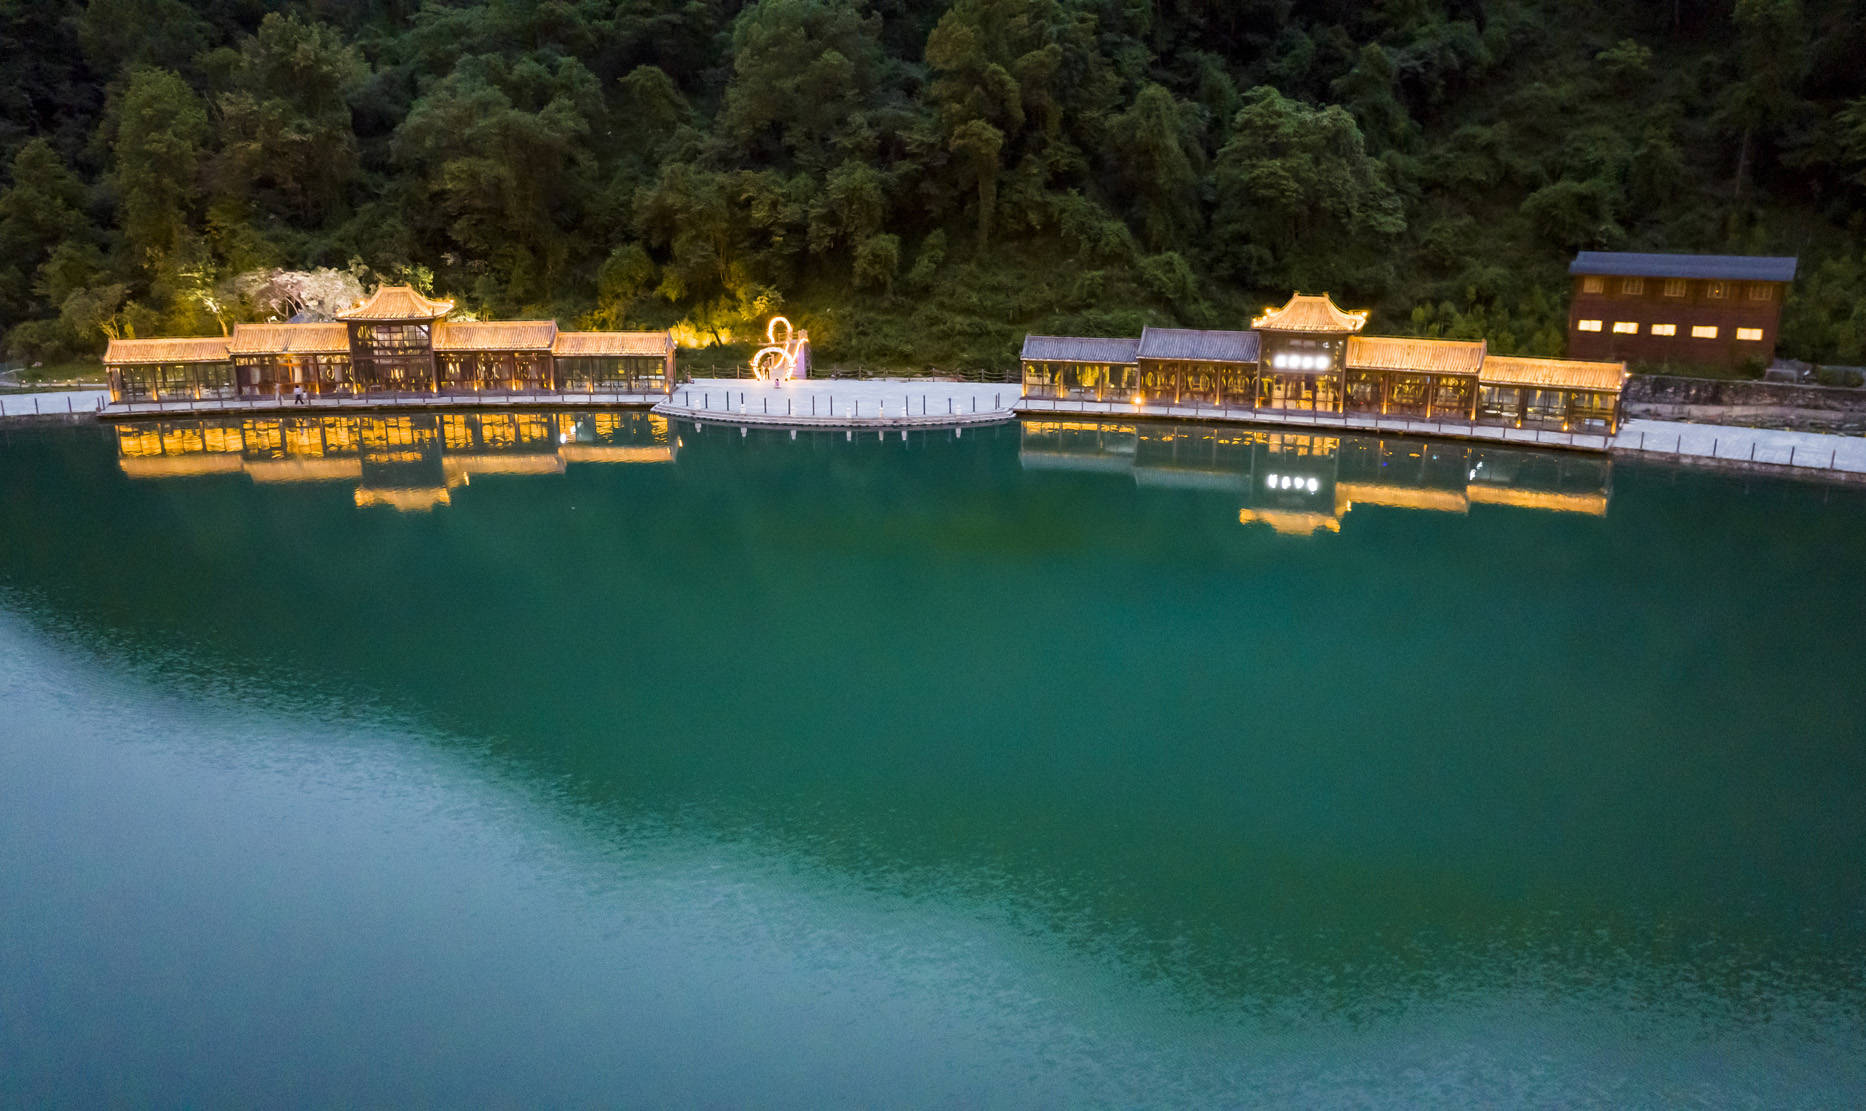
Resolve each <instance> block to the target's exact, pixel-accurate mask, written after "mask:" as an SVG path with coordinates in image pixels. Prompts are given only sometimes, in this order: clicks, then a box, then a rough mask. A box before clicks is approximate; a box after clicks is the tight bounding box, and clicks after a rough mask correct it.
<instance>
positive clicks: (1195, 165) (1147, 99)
mask: <svg viewBox="0 0 1866 1111" xmlns="http://www.w3.org/2000/svg"><path fill="white" fill-rule="evenodd" d="M1201 122H1202V121H1201V120H1200V119H1199V114H1198V111H1197V109H1195V108H1192V107H1191V106H1190V105H1185V104H1181V103H1180V102H1179V101H1178V100H1177V99H1175V98H1174V96H1173V94H1172V93H1170V92H1168V91H1167V90H1166V89H1164V88H1162V87H1161V86H1159V85H1153V84H1149V85H1146V86H1144V87H1143V88H1142V89H1141V90H1140V95H1138V96H1136V97H1135V98H1134V103H1133V105H1132V106H1130V107H1129V108H1128V110H1127V111H1125V112H1123V113H1121V114H1120V115H1119V116H1116V117H1115V118H1114V119H1113V121H1112V122H1111V123H1110V125H1109V128H1108V139H1109V147H1110V150H1111V152H1112V153H1113V155H1114V165H1115V176H1116V178H1117V180H1118V181H1119V183H1120V187H1121V192H1122V194H1123V195H1124V196H1125V197H1126V198H1127V199H1128V201H1129V204H1130V205H1131V206H1132V207H1133V208H1134V209H1135V210H1136V216H1137V217H1138V220H1139V224H1140V232H1141V237H1142V238H1143V239H1144V240H1145V241H1146V243H1147V247H1148V249H1150V250H1154V251H1159V250H1164V249H1165V248H1167V247H1168V246H1171V245H1173V244H1177V243H1183V242H1186V241H1187V240H1188V239H1189V238H1190V237H1191V235H1192V233H1193V232H1194V231H1195V230H1196V229H1197V227H1198V223H1199V211H1198V188H1199V176H1200V170H1201V169H1202V168H1203V166H1202V163H1203V162H1204V160H1205V158H1204V151H1203V150H1202V149H1200V147H1199V131H1200V129H1201Z"/></svg>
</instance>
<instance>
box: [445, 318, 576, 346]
mask: <svg viewBox="0 0 1866 1111" xmlns="http://www.w3.org/2000/svg"><path fill="white" fill-rule="evenodd" d="M556 340H557V321H555V320H453V321H444V322H442V323H439V324H436V325H435V326H434V350H436V351H549V350H550V349H551V344H552V343H554V342H556Z"/></svg>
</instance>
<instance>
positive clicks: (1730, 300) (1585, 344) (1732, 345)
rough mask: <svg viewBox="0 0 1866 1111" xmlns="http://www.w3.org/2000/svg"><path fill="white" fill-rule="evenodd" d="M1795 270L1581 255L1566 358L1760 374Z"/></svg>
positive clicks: (1705, 260) (1763, 264)
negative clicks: (1750, 368)
mask: <svg viewBox="0 0 1866 1111" xmlns="http://www.w3.org/2000/svg"><path fill="white" fill-rule="evenodd" d="M1797 265H1798V262H1797V260H1796V259H1793V258H1765V257H1760V256H1751V255H1654V254H1632V253H1627V252H1621V251H1582V252H1581V253H1580V254H1578V255H1576V256H1575V260H1574V262H1573V263H1572V264H1571V265H1570V266H1569V267H1568V273H1569V274H1570V275H1571V276H1572V277H1573V278H1574V296H1573V298H1572V300H1571V301H1570V302H1569V307H1568V353H1569V354H1570V355H1574V356H1577V357H1579V358H1584V359H1624V360H1627V361H1631V362H1641V363H1673V364H1677V365H1681V366H1694V365H1695V366H1714V367H1735V366H1740V365H1742V364H1744V363H1751V364H1754V365H1758V366H1766V365H1768V364H1769V363H1770V362H1773V361H1774V359H1775V341H1776V336H1777V334H1778V333H1779V332H1780V330H1781V318H1782V301H1783V299H1784V298H1786V297H1787V296H1788V287H1789V283H1790V282H1792V281H1794V279H1795V269H1796V266H1797Z"/></svg>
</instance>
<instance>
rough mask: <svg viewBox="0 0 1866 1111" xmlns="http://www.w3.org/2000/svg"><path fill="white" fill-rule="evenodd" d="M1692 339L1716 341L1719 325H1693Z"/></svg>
mask: <svg viewBox="0 0 1866 1111" xmlns="http://www.w3.org/2000/svg"><path fill="white" fill-rule="evenodd" d="M1691 338H1692V339H1716V338H1717V325H1715V324H1693V325H1692V326H1691Z"/></svg>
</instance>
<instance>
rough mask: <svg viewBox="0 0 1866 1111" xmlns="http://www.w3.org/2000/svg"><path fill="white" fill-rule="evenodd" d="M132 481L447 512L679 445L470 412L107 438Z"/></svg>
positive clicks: (660, 428)
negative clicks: (260, 488)
mask: <svg viewBox="0 0 1866 1111" xmlns="http://www.w3.org/2000/svg"><path fill="white" fill-rule="evenodd" d="M116 436H117V463H118V466H119V467H121V468H122V470H123V473H124V474H126V475H128V476H130V477H131V478H177V477H185V476H192V475H215V474H241V475H245V476H246V477H247V478H249V479H251V480H252V481H253V482H256V483H280V482H293V483H299V482H338V483H345V484H349V485H351V486H352V487H353V497H354V500H355V503H356V504H357V505H358V506H386V507H389V508H392V509H398V510H403V511H411V510H427V509H433V508H436V507H438V506H444V505H450V504H452V502H453V498H454V491H456V490H457V489H458V488H460V487H462V486H465V485H467V484H468V483H469V482H470V481H471V480H472V478H473V476H475V475H547V474H561V473H563V471H564V468H565V466H566V465H567V464H571V463H670V462H673V460H674V457H675V454H676V451H677V450H678V447H679V438H678V437H677V436H676V434H675V433H674V430H673V428H672V427H671V426H670V425H669V423H668V421H667V419H666V418H664V417H661V416H657V415H655V414H652V413H644V412H615V411H604V410H582V411H578V412H558V413H550V412H522V413H497V412H484V413H482V412H472V413H411V414H407V415H401V414H385V415H380V416H377V415H350V414H343V415H319V416H303V417H279V416H266V417H249V418H246V419H243V420H242V419H237V418H218V419H208V420H185V421H137V422H134V423H124V424H120V425H118V426H117V427H116Z"/></svg>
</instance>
